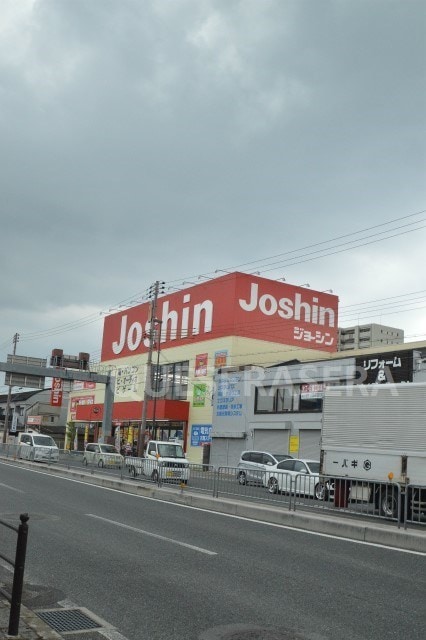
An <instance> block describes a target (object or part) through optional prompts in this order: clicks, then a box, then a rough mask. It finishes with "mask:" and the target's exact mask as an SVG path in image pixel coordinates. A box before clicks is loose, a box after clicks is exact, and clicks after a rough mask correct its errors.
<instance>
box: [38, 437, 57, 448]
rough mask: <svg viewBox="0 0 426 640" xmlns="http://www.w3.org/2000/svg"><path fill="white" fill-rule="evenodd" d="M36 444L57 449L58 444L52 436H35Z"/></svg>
mask: <svg viewBox="0 0 426 640" xmlns="http://www.w3.org/2000/svg"><path fill="white" fill-rule="evenodd" d="M34 444H41V445H43V446H44V447H56V442H55V441H54V439H53V438H51V437H50V436H34Z"/></svg>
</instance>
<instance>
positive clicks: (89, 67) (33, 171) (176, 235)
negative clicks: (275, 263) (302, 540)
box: [0, 0, 426, 339]
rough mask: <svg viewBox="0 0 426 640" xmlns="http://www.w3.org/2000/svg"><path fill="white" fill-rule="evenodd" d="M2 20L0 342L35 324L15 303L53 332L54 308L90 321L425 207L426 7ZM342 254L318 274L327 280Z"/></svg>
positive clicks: (84, 5) (66, 9)
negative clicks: (209, 275)
mask: <svg viewBox="0 0 426 640" xmlns="http://www.w3.org/2000/svg"><path fill="white" fill-rule="evenodd" d="M0 14H3V15H2V16H1V17H2V18H3V19H2V20H0V24H3V28H2V27H1V26H0V54H1V55H0V136H1V141H2V144H1V147H0V160H1V166H2V172H1V175H0V189H1V193H2V206H1V210H2V240H3V243H2V245H3V251H2V254H3V269H2V271H1V276H0V285H1V290H2V292H3V299H2V304H5V305H6V306H7V308H8V309H10V310H11V311H9V312H8V314H7V317H8V318H11V317H13V309H16V316H15V318H14V322H13V323H11V324H9V322H10V321H9V322H8V325H7V326H6V327H4V335H5V338H7V337H8V335H9V334H11V335H12V333H13V331H14V330H15V328H21V327H23V328H24V329H26V330H32V327H31V322H29V321H28V317H27V316H25V315H21V313H20V310H21V309H25V308H27V309H31V310H34V311H35V310H38V311H39V314H38V315H37V318H38V320H37V322H38V323H39V324H38V325H37V326H40V327H43V326H44V327H46V326H51V324H50V322H51V321H52V322H54V321H55V320H56V315H55V314H54V313H52V309H54V308H55V305H56V306H57V308H58V309H57V314H58V317H59V316H61V317H62V314H61V313H60V309H61V308H66V307H65V306H67V305H71V306H72V310H69V312H67V313H66V314H65V315H68V316H70V317H72V314H75V316H76V317H78V307H79V305H81V306H82V307H84V309H85V311H86V307H87V306H89V307H92V308H93V309H94V310H95V309H99V308H105V307H108V306H110V305H111V304H113V303H114V302H119V301H121V300H123V299H125V298H128V297H131V296H132V294H133V293H136V292H140V291H142V290H143V289H144V288H145V287H147V286H149V284H150V283H151V282H152V281H153V280H155V279H156V278H157V277H160V278H162V279H165V280H168V279H170V280H171V279H173V280H174V279H176V278H179V277H180V276H182V279H183V278H184V277H186V276H187V275H189V274H193V275H194V276H196V275H197V274H199V273H205V272H212V271H214V269H216V268H228V267H232V265H236V264H240V263H244V262H247V261H250V260H251V259H258V258H262V257H266V256H268V255H274V254H276V253H278V252H280V251H284V250H285V249H294V248H297V247H300V246H304V245H305V244H309V243H310V242H315V241H318V240H323V239H327V238H330V237H333V236H335V235H339V234H343V233H345V232H348V231H353V230H356V229H359V228H363V227H367V226H369V225H370V224H374V222H383V221H386V220H390V219H394V218H398V217H401V216H404V215H407V214H410V213H413V212H414V211H417V210H419V209H422V208H425V207H424V206H423V205H424V184H423V183H424V168H425V163H424V152H425V145H424V114H425V106H426V105H425V90H424V61H425V46H424V30H425V5H424V3H422V2H417V1H410V2H409V3H401V2H400V1H399V0H398V1H397V2H393V1H388V0H386V1H381V0H373V1H372V2H368V3H367V2H358V1H339V0H334V1H332V0H330V1H324V2H314V1H305V2H304V1H287V2H286V1H284V2H282V1H281V0H265V1H260V0H247V1H245V2H236V1H232V0H226V1H214V0H211V1H202V0H201V1H196V0H181V1H179V0H178V1H176V2H164V1H161V2H160V1H158V2H155V1H152V2H139V1H136V0H120V1H118V0H90V2H88V1H87V0H62V1H61V2H57V1H56V0H26V1H24V0H23V1H22V2H20V3H16V2H12V1H7V2H5V3H4V4H3V5H2V7H1V8H0ZM413 246H417V244H416V236H413V237H411V238H410V240H408V241H405V240H404V242H403V241H402V240H401V241H400V243H399V244H398V250H399V251H400V250H401V247H407V249H405V250H406V251H408V252H409V254H410V255H412V254H413V251H412V247H413ZM419 246H420V242H419ZM408 247H410V249H408ZM414 253H415V252H414ZM379 254H380V250H377V254H376V255H379ZM380 255H381V254H380ZM384 255H386V252H384ZM337 260H338V258H335V259H334V261H333V262H331V261H330V260H329V261H328V262H327V261H326V260H324V261H320V262H317V263H314V266H312V265H309V264H308V265H307V266H306V272H307V273H312V271H313V270H314V272H315V276H316V277H317V279H318V280H319V281H322V280H324V281H326V282H327V285H328V283H329V282H330V279H336V280H337V278H338V273H336V272H339V268H338V267H336V265H337V264H339V263H338V262H337ZM405 264H406V267H407V270H408V264H407V263H405ZM402 266H404V261H403V265H402ZM413 270H415V267H414V265H412V266H411V269H410V270H409V271H410V272H411V273H412V272H413ZM409 271H407V273H408V272H409ZM265 275H270V274H265ZM286 275H287V274H286ZM289 275H290V278H292V279H293V281H295V282H297V281H298V278H299V275H300V280H301V281H305V278H307V279H309V280H311V279H312V278H309V277H307V276H305V266H300V267H299V268H293V270H289ZM405 277H407V274H405ZM416 277H417V278H418V277H419V276H418V275H417V276H416ZM360 278H361V279H360ZM361 283H363V286H365V281H364V280H363V278H362V277H361V276H360V275H359V274H358V276H357V274H355V273H352V274H351V280H350V281H348V280H346V281H342V286H345V287H351V289H352V290H355V289H356V290H359V288H360V287H361ZM313 286H321V285H320V284H319V283H318V285H315V284H313ZM323 286H324V285H323ZM328 286H330V285H328ZM389 287H390V285H389ZM324 288H326V287H325V286H324ZM381 288H383V285H381ZM386 293H387V291H386ZM386 293H385V294H386ZM389 295H390V294H389ZM358 299H359V298H358ZM47 308H48V309H49V312H48V314H47V317H43V310H44V309H47ZM85 311H84V313H85ZM84 313H83V315H84ZM395 320H396V319H395ZM396 324H397V322H396ZM15 325H17V326H16V327H15ZM34 330H35V329H34ZM99 339H100V338H99Z"/></svg>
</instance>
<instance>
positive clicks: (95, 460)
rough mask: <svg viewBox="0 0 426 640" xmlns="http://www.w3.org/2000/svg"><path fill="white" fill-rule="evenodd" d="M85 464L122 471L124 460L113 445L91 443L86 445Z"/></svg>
mask: <svg viewBox="0 0 426 640" xmlns="http://www.w3.org/2000/svg"><path fill="white" fill-rule="evenodd" d="M83 464H85V465H86V466H87V465H88V464H90V465H97V466H98V467H116V468H118V469H121V467H122V466H123V465H124V458H123V456H122V455H121V454H120V453H118V451H117V449H116V448H115V447H114V445H113V444H102V443H100V442H91V443H89V444H86V448H85V450H84V456H83Z"/></svg>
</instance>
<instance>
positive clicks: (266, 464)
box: [237, 451, 293, 487]
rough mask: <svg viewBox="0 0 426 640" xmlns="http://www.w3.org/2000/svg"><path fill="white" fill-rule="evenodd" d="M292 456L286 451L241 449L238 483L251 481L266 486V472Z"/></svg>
mask: <svg viewBox="0 0 426 640" xmlns="http://www.w3.org/2000/svg"><path fill="white" fill-rule="evenodd" d="M292 457H293V456H291V455H290V454H288V453H270V452H269V451H243V452H242V454H241V457H240V461H239V463H238V471H237V480H238V482H239V483H240V484H247V483H249V482H251V483H254V484H261V485H262V486H264V487H266V472H267V471H268V472H271V471H274V470H275V469H276V468H277V464H278V463H279V462H282V461H283V460H287V459H288V458H292ZM268 477H269V476H268Z"/></svg>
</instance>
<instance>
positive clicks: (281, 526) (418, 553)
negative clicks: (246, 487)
mask: <svg viewBox="0 0 426 640" xmlns="http://www.w3.org/2000/svg"><path fill="white" fill-rule="evenodd" d="M0 464H4V465H5V466H13V467H15V468H19V469H21V470H22V471H29V472H30V473H41V474H42V475H50V476H51V475H52V474H50V473H46V471H37V470H36V469H28V468H26V467H21V466H19V467H17V465H14V464H12V465H11V464H10V463H8V462H5V461H3V460H1V461H0ZM55 478H58V479H61V480H65V481H66V482H75V483H77V484H84V485H86V486H87V485H89V486H90V487H92V488H96V489H102V490H103V491H113V492H114V493H124V494H126V496H129V497H133V498H138V499H140V500H152V501H153V502H160V503H161V504H169V505H171V506H173V507H178V508H180V509H193V510H194V511H202V512H204V513H209V514H210V515H213V516H221V517H223V518H235V519H236V520H245V521H247V522H254V523H255V524H261V525H265V526H267V527H278V528H279V529H287V530H288V531H298V532H299V533H306V535H310V536H319V537H321V538H331V539H333V540H341V541H342V542H347V543H349V544H350V543H354V544H362V545H365V546H367V547H377V548H378V549H386V550H387V551H397V552H399V553H410V554H412V555H415V556H423V557H426V553H424V552H423V551H412V550H411V549H400V548H398V547H390V546H388V545H385V544H378V543H377V542H365V541H364V540H353V539H352V538H344V537H343V536H334V535H333V534H331V533H319V532H318V531H309V530H308V529H301V528H300V527H290V526H288V525H285V524H276V523H274V522H266V521H265V520H256V519H255V518H245V517H243V516H236V515H233V514H230V513H221V512H220V511H214V510H213V509H203V508H202V507H193V506H191V505H187V504H179V503H177V502H169V501H168V500H161V499H160V498H150V497H148V496H139V495H137V494H135V493H128V492H127V491H125V490H124V489H112V488H111V487H101V486H99V485H96V484H90V483H88V482H84V481H83V480H75V478H67V477H66V476H59V475H58V476H55Z"/></svg>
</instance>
